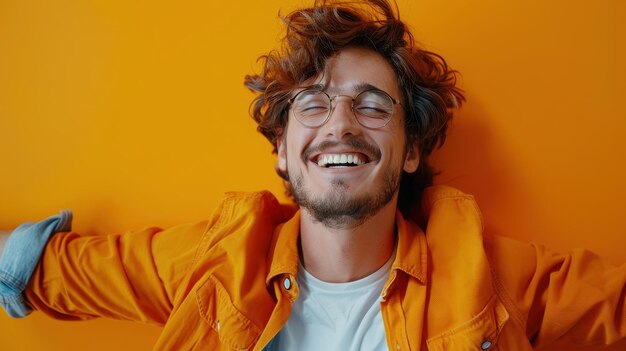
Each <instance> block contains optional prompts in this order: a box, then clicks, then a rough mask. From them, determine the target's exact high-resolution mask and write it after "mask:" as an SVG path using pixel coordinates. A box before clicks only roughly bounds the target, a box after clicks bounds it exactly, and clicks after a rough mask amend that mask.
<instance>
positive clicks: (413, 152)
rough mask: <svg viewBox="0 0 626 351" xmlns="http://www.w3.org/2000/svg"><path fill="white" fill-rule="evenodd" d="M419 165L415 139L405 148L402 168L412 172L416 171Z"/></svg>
mask: <svg viewBox="0 0 626 351" xmlns="http://www.w3.org/2000/svg"><path fill="white" fill-rule="evenodd" d="M419 165H420V153H419V146H418V144H417V141H414V142H412V143H410V144H409V146H408V149H407V150H406V158H405V159H404V167H403V168H402V169H403V170H404V171H405V172H407V173H413V172H415V171H417V167H419Z"/></svg>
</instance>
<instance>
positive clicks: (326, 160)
mask: <svg viewBox="0 0 626 351" xmlns="http://www.w3.org/2000/svg"><path fill="white" fill-rule="evenodd" d="M347 163H351V164H354V165H357V166H358V165H362V164H363V163H365V162H363V161H362V160H361V159H360V158H359V156H357V155H352V154H334V155H328V154H327V155H322V156H320V157H319V159H318V160H317V165H318V166H321V167H325V166H328V165H334V164H347Z"/></svg>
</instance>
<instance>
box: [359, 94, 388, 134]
mask: <svg viewBox="0 0 626 351" xmlns="http://www.w3.org/2000/svg"><path fill="white" fill-rule="evenodd" d="M354 113H355V114H356V116H357V118H358V119H359V122H361V124H362V125H364V126H366V127H369V128H380V127H383V126H385V125H386V124H387V123H388V122H389V120H390V119H391V116H392V115H393V99H392V98H391V97H390V96H389V95H387V94H386V93H385V92H383V91H379V90H368V91H364V92H362V93H361V94H359V95H358V96H357V97H356V98H355V99H354Z"/></svg>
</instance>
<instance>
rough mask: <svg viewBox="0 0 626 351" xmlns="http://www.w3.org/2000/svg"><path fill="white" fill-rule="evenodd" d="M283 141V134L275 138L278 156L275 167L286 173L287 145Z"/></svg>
mask: <svg viewBox="0 0 626 351" xmlns="http://www.w3.org/2000/svg"><path fill="white" fill-rule="evenodd" d="M284 141H285V138H284V134H283V135H281V136H280V137H278V139H276V155H277V156H278V161H277V162H276V167H277V168H278V169H279V170H280V171H281V172H283V173H285V174H287V146H286V145H285V142H284Z"/></svg>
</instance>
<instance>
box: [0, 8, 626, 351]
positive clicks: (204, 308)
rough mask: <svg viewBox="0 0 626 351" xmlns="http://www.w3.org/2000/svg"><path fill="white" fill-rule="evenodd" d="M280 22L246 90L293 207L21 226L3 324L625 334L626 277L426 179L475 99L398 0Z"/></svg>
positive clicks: (589, 338)
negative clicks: (417, 41) (429, 48)
mask: <svg viewBox="0 0 626 351" xmlns="http://www.w3.org/2000/svg"><path fill="white" fill-rule="evenodd" d="M286 23H287V25H288V31H287V36H286V39H285V43H286V47H285V49H284V50H283V51H282V52H280V53H270V54H268V56H266V57H265V66H264V69H263V71H262V72H261V74H259V75H255V76H249V77H247V78H246V85H247V86H248V87H250V88H251V89H253V90H256V91H258V92H259V95H258V97H257V99H256V100H255V103H254V109H253V117H254V119H255V120H256V121H257V122H258V123H259V130H260V131H261V132H262V133H263V134H264V135H265V136H266V137H267V138H268V139H269V140H270V142H271V143H272V144H273V145H274V147H275V151H276V153H277V156H278V163H277V171H278V173H279V174H280V175H281V176H282V177H283V178H284V179H285V181H286V185H287V187H288V190H289V192H290V193H291V194H292V195H293V198H294V199H295V202H296V203H297V205H298V206H297V208H296V207H293V206H290V205H279V204H278V203H277V201H276V199H275V198H274V197H273V196H272V195H271V194H269V193H252V194H241V193H235V194H230V195H228V196H227V197H226V198H225V200H224V201H223V203H222V204H221V205H220V207H219V208H218V209H217V210H216V213H215V215H214V216H213V217H212V218H211V219H210V220H208V221H205V222H200V223H195V224H190V225H184V226H180V227H175V228H172V229H169V230H165V231H160V230H158V229H146V230H143V231H139V232H135V233H129V234H124V235H115V236H109V237H83V236H80V235H78V234H76V233H71V232H65V231H67V230H69V223H70V220H71V215H70V213H68V212H63V213H61V214H60V215H59V216H55V217H51V218H49V219H48V220H45V221H42V222H39V223H36V224H32V225H31V224H29V225H24V226H22V227H20V228H18V229H17V230H16V231H15V232H14V234H13V235H12V237H11V239H10V241H8V242H7V243H6V247H5V252H4V253H3V256H2V259H1V261H0V270H1V272H2V274H3V275H0V277H2V283H3V286H2V293H3V297H2V300H1V301H2V303H3V305H4V306H5V308H6V309H7V310H8V312H9V313H11V314H12V315H14V316H23V315H25V314H27V313H28V312H29V311H30V309H35V310H39V311H43V312H44V313H47V314H49V315H51V316H53V317H55V318H59V319H88V318H94V317H112V318H119V319H128V320H136V321H145V322H150V323H154V324H158V325H163V333H162V336H161V337H160V339H159V340H158V341H157V344H156V346H155V348H156V349H167V350H187V349H200V350H204V349H206V350H219V349H224V350H226V349H253V350H293V349H298V350H312V349H316V350H317V349H351V350H384V349H391V350H393V349H396V350H402V349H407V350H408V349H413V350H417V349H426V348H428V349H431V350H448V349H449V350H466V349H467V350H477V349H482V350H488V349H505V350H529V349H532V348H533V347H541V346H543V345H546V344H549V343H551V342H552V341H554V340H556V339H558V338H562V337H566V338H569V339H571V340H573V341H574V343H580V344H609V343H612V342H615V341H617V340H619V339H620V338H623V337H624V336H625V335H626V321H625V320H624V312H625V311H624V296H623V295H624V294H623V291H624V287H625V281H626V267H621V268H615V267H611V266H609V265H606V264H605V263H603V262H601V261H599V260H598V259H597V258H595V257H593V256H592V255H590V254H588V253H586V252H577V253H575V254H572V255H569V256H559V255H554V254H551V253H549V252H546V251H545V249H543V248H541V247H536V246H530V245H524V244H519V243H516V242H513V241H511V240H507V239H503V238H497V237H485V238H483V237H482V234H481V229H482V223H481V219H480V214H479V213H478V211H477V209H476V205H475V203H474V201H473V199H472V198H471V197H469V196H467V195H464V194H462V193H460V192H458V191H456V190H454V189H451V188H446V187H431V188H427V186H428V185H430V184H431V182H432V171H431V169H430V167H429V166H428V163H427V157H428V156H429V155H430V153H431V152H432V151H433V149H434V148H435V147H436V146H438V145H440V144H441V143H442V142H443V141H444V139H445V133H446V127H447V122H448V121H449V119H450V118H451V113H450V111H449V109H450V108H453V107H456V106H458V105H459V104H460V102H461V101H462V100H463V97H462V95H461V93H460V91H459V90H458V89H457V88H456V87H455V79H454V71H451V70H450V69H449V68H448V67H447V65H446V64H445V61H443V59H441V58H440V57H438V56H437V55H435V54H432V53H429V52H425V51H423V50H421V49H419V48H418V47H416V46H414V44H413V42H412V39H411V37H410V35H409V34H408V33H407V32H406V29H405V27H404V25H403V24H402V22H400V21H399V20H398V19H397V18H396V16H395V15H394V13H393V11H392V8H391V6H390V5H389V4H388V3H386V2H384V1H371V2H370V3H368V4H366V6H362V5H358V4H357V5H354V4H352V5H350V4H340V3H334V2H330V3H320V4H318V5H317V6H316V7H314V8H312V9H303V10H300V11H296V12H294V13H292V14H291V15H289V16H287V18H286ZM420 199H421V202H420ZM420 203H421V206H420ZM420 207H421V208H420ZM417 213H419V215H418V214H417ZM405 216H407V217H408V216H411V217H413V218H414V219H415V220H416V221H417V222H420V224H421V226H422V228H423V230H424V231H423V230H422V229H420V227H418V225H416V224H415V223H414V222H413V221H412V220H408V219H406V218H405ZM59 231H61V232H63V233H58V234H55V235H52V236H51V237H50V239H49V241H47V240H48V237H49V236H50V235H51V234H52V233H55V232H59ZM46 241H47V244H46ZM44 246H45V251H44V252H43V255H42V256H41V258H40V255H39V249H42V250H44ZM31 273H32V274H31ZM26 283H28V286H27V287H25V286H24V285H26ZM583 290H584V295H583V294H582V291H583Z"/></svg>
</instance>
